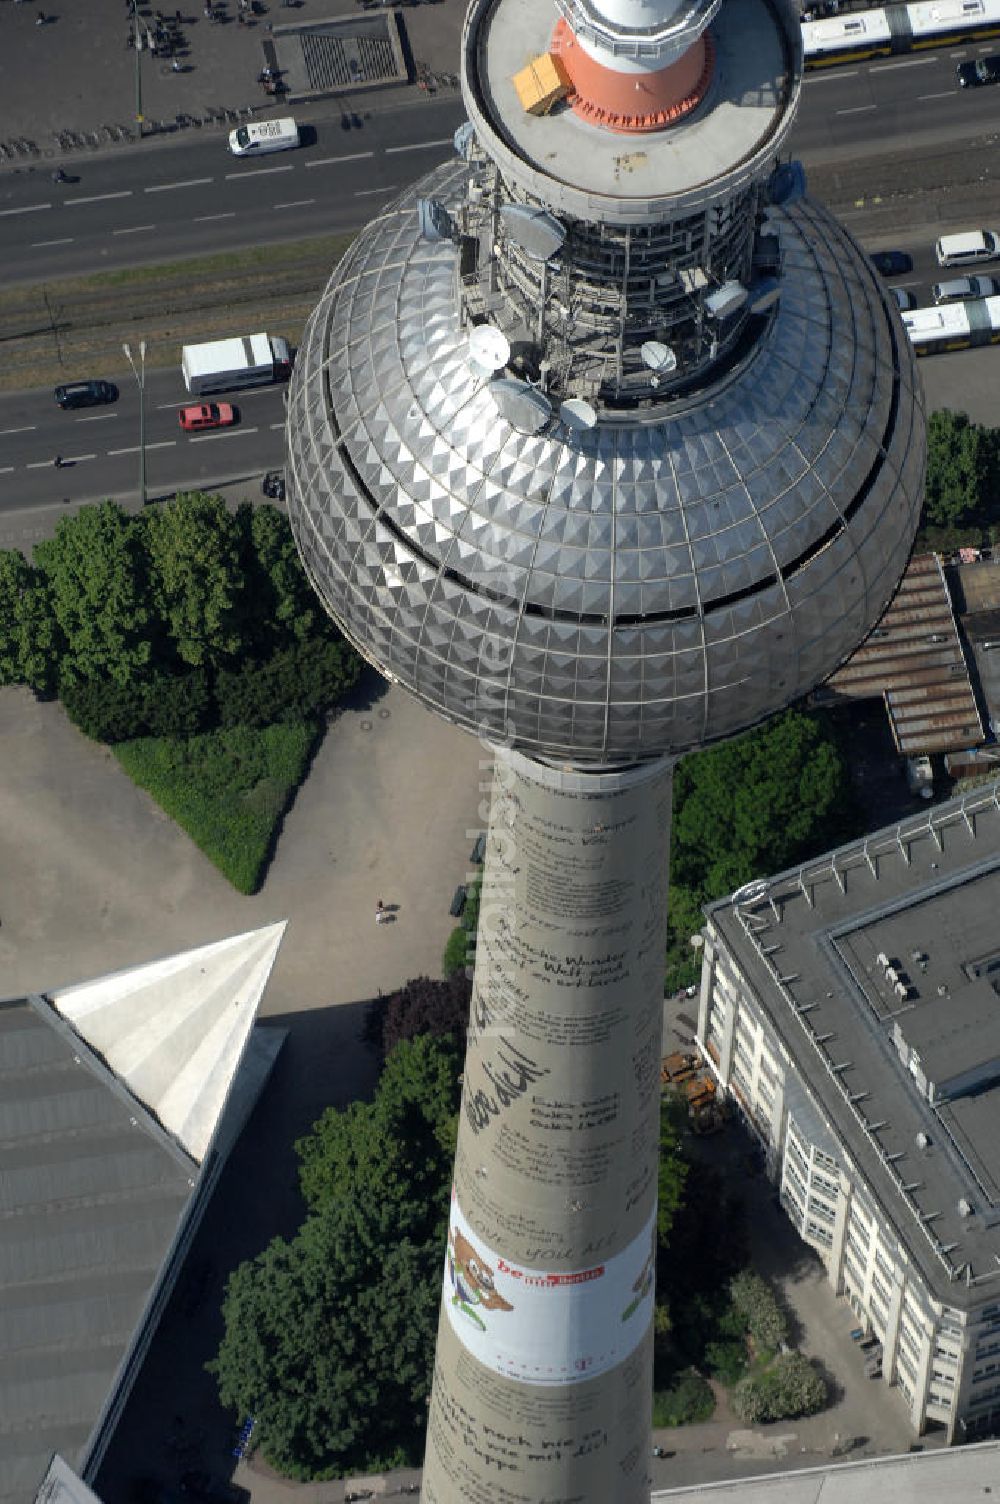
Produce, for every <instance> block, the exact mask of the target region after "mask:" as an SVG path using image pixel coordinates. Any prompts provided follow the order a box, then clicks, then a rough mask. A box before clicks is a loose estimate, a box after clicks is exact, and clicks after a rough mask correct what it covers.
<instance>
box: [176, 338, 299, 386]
mask: <svg viewBox="0 0 1000 1504" xmlns="http://www.w3.org/2000/svg"><path fill="white" fill-rule="evenodd" d="M291 370H292V352H291V350H290V349H289V346H288V341H287V340H286V339H282V337H281V336H280V335H279V334H244V335H241V336H240V337H238V338H237V339H216V340H209V341H207V343H205V344H201V345H185V346H184V348H183V349H182V350H181V371H182V372H183V374H184V385H185V386H186V387H187V389H188V391H189V392H191V393H192V394H193V395H194V396H196V397H201V396H205V395H206V394H208V393H211V392H226V391H230V390H232V388H233V387H241V386H267V385H268V383H269V382H272V381H287V379H288V377H289V376H290V374H291Z"/></svg>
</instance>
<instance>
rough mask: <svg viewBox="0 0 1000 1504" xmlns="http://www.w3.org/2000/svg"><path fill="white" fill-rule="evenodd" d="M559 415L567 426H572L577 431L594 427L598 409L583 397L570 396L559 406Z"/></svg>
mask: <svg viewBox="0 0 1000 1504" xmlns="http://www.w3.org/2000/svg"><path fill="white" fill-rule="evenodd" d="M559 417H560V419H561V421H562V422H563V423H565V425H566V427H567V428H572V429H573V430H574V431H576V432H582V430H583V429H585V428H593V427H594V424H595V423H596V422H597V413H596V411H595V410H594V408H593V407H592V406H591V404H590V403H589V402H586V401H584V399H583V398H582V397H569V398H568V399H567V400H566V401H565V402H564V403H562V405H561V406H560V408H559Z"/></svg>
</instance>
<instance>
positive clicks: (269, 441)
mask: <svg viewBox="0 0 1000 1504" xmlns="http://www.w3.org/2000/svg"><path fill="white" fill-rule="evenodd" d="M283 397H284V387H282V386H277V387H259V388H257V389H256V390H250V391H245V392H236V393H233V394H232V398H231V400H232V402H233V405H234V406H235V407H237V408H238V410H239V414H240V421H239V423H238V424H236V425H234V426H233V427H232V428H224V429H216V430H209V431H207V432H205V433H200V434H193V433H185V432H183V431H182V429H181V428H180V425H179V423H178V420H177V410H178V408H179V407H181V406H182V405H183V404H184V403H185V402H192V401H195V400H197V399H195V398H192V397H190V396H189V395H188V394H187V392H186V391H185V388H184V383H183V380H182V379H181V374H180V371H179V370H178V371H176V372H173V371H150V372H148V373H147V376H146V490H147V496H149V497H156V496H158V495H160V496H162V495H168V494H171V493H172V492H174V491H183V490H196V489H205V488H207V487H211V486H217V485H223V484H225V483H226V482H228V481H234V480H241V479H243V478H244V477H246V476H254V475H257V474H258V473H260V472H261V471H264V470H268V469H272V468H277V467H278V466H280V465H281V462H282V452H283V444H282V432H283V430H284V406H283ZM57 454H58V455H60V456H61V457H62V459H63V461H64V464H63V467H62V468H60V469H57V468H56V467H55V465H54V463H53V462H54V459H55V456H56V455H57ZM138 490H139V394H138V388H137V386H136V383H135V382H134V381H132V380H131V379H130V380H129V381H128V383H127V384H126V383H125V382H124V381H123V382H122V383H121V386H120V388H119V398H118V401H117V402H116V403H114V404H113V405H112V406H109V407H92V408H86V409H82V410H77V411H69V412H63V411H62V410H61V409H59V408H57V407H56V405H55V403H54V402H53V400H52V393H51V392H50V391H49V390H45V391H41V392H19V393H17V394H12V395H3V396H0V517H7V516H10V514H13V513H16V512H19V511H22V510H31V509H34V508H37V507H43V506H47V505H50V504H51V503H52V502H53V500H56V499H58V500H61V501H65V502H69V503H79V502H85V501H101V500H103V499H104V498H105V497H107V496H114V497H121V498H126V497H129V496H136V495H137V494H138Z"/></svg>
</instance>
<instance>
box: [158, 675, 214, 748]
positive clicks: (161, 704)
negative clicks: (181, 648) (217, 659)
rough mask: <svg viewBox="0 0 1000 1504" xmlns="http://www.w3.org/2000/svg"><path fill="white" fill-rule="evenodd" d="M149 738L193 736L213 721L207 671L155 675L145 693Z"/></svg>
mask: <svg viewBox="0 0 1000 1504" xmlns="http://www.w3.org/2000/svg"><path fill="white" fill-rule="evenodd" d="M143 709H144V719H145V731H146V734H147V735H149V736H193V735H194V733H195V732H196V731H202V730H204V729H205V728H206V727H207V726H208V725H210V723H211V721H212V719H213V705H212V696H211V693H210V691H209V687H208V678H207V675H206V674H205V671H204V669H194V670H193V671H192V672H191V673H187V674H156V675H154V677H153V678H152V679H151V680H150V681H149V683H148V684H147V685H146V686H145V688H144V692H143Z"/></svg>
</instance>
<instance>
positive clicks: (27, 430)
mask: <svg viewBox="0 0 1000 1504" xmlns="http://www.w3.org/2000/svg"><path fill="white" fill-rule="evenodd" d="M37 427H38V424H37V423H29V424H28V425H27V426H26V427H25V428H0V434H5V433H34V431H35V429H36V428H37Z"/></svg>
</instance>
